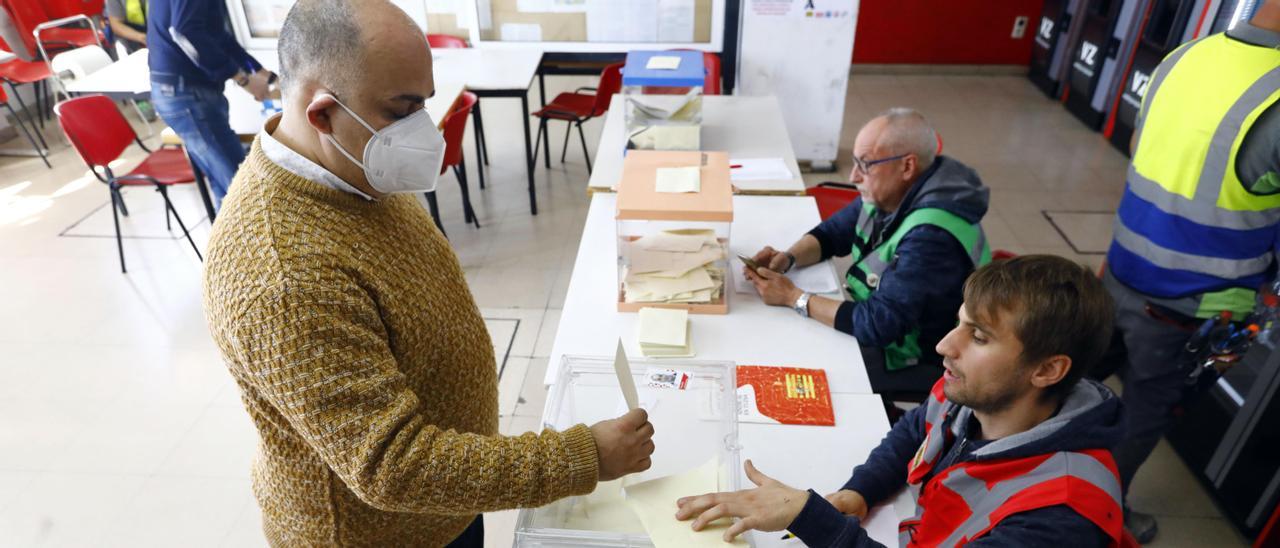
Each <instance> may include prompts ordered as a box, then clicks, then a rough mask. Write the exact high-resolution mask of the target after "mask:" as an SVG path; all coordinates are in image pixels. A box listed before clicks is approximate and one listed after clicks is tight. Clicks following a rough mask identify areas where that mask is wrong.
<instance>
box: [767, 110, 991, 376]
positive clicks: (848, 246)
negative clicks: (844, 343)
mask: <svg viewBox="0 0 1280 548" xmlns="http://www.w3.org/2000/svg"><path fill="white" fill-rule="evenodd" d="M937 148H938V137H937V133H935V132H934V130H933V128H932V127H931V126H930V125H929V123H928V121H926V120H925V118H924V116H923V115H921V114H920V113H919V112H916V111H914V110H911V109H904V108H896V109H891V110H889V111H887V112H885V113H884V114H881V115H880V116H878V117H876V118H874V119H872V120H871V121H870V122H867V124H866V125H865V126H863V128H862V129H861V130H860V131H859V132H858V137H857V141H856V142H855V143H854V147H853V155H854V168H853V170H852V172H851V173H850V177H849V180H850V182H851V183H854V184H856V185H857V187H858V190H859V191H860V192H861V195H860V196H859V198H858V199H856V200H854V201H853V202H852V203H850V204H849V205H848V206H846V207H844V208H843V209H841V210H840V211H839V212H837V213H836V214H835V215H833V216H832V217H831V218H829V219H827V220H825V221H823V222H822V223H821V224H819V225H818V226H817V227H815V228H814V229H813V230H810V231H809V233H808V234H806V235H804V236H803V237H802V238H800V240H799V241H797V242H796V243H795V244H794V245H792V246H791V248H790V249H788V250H787V251H779V250H775V249H773V248H772V247H765V248H764V249H763V250H761V251H760V252H758V253H756V255H755V261H756V262H757V263H759V264H760V265H762V266H764V267H765V268H761V269H759V270H758V271H752V270H751V269H747V272H746V276H747V278H748V279H749V280H751V281H752V282H753V283H754V284H755V286H756V289H757V291H759V293H760V295H761V296H762V298H763V299H764V301H765V302H766V303H768V304H771V305H777V306H790V307H792V308H794V309H795V310H796V312H797V313H799V314H800V315H801V316H807V317H810V318H813V319H815V320H818V321H820V322H822V323H824V324H826V325H828V326H831V327H834V328H835V329H837V330H839V331H841V332H844V333H848V334H850V335H853V336H854V337H855V338H857V340H858V344H860V345H861V347H862V355H863V361H864V362H865V363H866V367H867V375H868V377H869V378H870V380H871V388H872V389H873V390H874V391H875V392H876V393H878V394H882V395H886V396H887V397H895V396H899V395H902V396H914V397H908V399H915V400H919V399H923V397H924V395H925V394H926V393H927V392H928V390H929V387H930V386H932V385H933V383H934V382H935V381H937V380H938V377H940V376H941V375H942V368H941V367H940V364H941V361H942V360H941V358H940V357H939V356H938V355H937V354H936V353H934V352H933V347H934V345H935V344H937V342H938V341H939V340H941V339H942V336H943V335H944V334H946V332H947V331H949V330H950V329H951V327H952V326H954V325H955V310H956V307H958V306H959V305H960V288H961V285H962V284H963V283H964V279H965V277H967V276H968V275H969V273H970V272H973V269H974V268H975V267H977V266H980V265H981V264H983V263H985V262H987V261H988V260H989V259H990V251H989V248H988V247H987V245H986V239H985V237H984V235H983V232H982V227H981V225H980V222H981V220H982V217H983V215H985V214H986V212H987V203H988V199H989V194H990V192H989V190H988V189H987V187H986V186H984V185H983V184H982V180H981V179H980V178H979V177H978V174H977V173H976V172H974V171H973V170H972V169H970V168H969V167H967V166H965V165H964V164H962V163H960V162H959V161H957V160H955V159H953V158H949V157H946V156H939V155H937ZM850 254H852V255H853V259H854V261H853V266H852V267H851V268H850V269H849V272H848V274H847V276H846V283H847V284H848V290H849V293H850V296H851V297H852V298H853V300H849V301H846V300H837V299H831V298H827V297H822V296H818V295H811V294H810V293H807V292H804V291H802V290H801V289H799V288H797V287H796V286H795V285H794V284H792V283H791V281H790V280H789V279H787V277H786V276H783V275H782V274H784V273H786V272H787V271H789V270H791V269H792V268H797V267H803V266H807V265H811V264H814V263H818V262H821V261H824V260H826V259H828V258H830V257H844V256H848V255H850Z"/></svg>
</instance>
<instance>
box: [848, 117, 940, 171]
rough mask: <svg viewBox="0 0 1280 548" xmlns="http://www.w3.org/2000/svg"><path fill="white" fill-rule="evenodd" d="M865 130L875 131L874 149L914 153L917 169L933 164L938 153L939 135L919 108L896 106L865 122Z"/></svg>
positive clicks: (891, 152) (894, 153)
mask: <svg viewBox="0 0 1280 548" xmlns="http://www.w3.org/2000/svg"><path fill="white" fill-rule="evenodd" d="M863 129H864V130H871V131H874V132H875V133H876V134H877V138H876V140H875V148H876V149H877V150H880V151H883V152H884V153H886V154H892V155H898V154H914V155H915V156H916V158H918V160H917V161H918V163H919V164H920V171H924V170H927V169H929V166H931V165H933V160H934V157H935V156H937V153H938V134H937V133H936V132H935V131H934V130H933V126H931V125H929V121H928V120H926V119H925V117H924V115H923V114H921V113H920V112H919V111H917V110H915V109H911V108H905V107H896V108H891V109H889V110H886V111H884V112H882V113H880V115H879V116H876V117H875V118H873V119H872V120H871V121H870V122H867V125H866V126H863Z"/></svg>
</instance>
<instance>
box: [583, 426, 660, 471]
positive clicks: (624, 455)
mask: <svg viewBox="0 0 1280 548" xmlns="http://www.w3.org/2000/svg"><path fill="white" fill-rule="evenodd" d="M591 436H592V437H593V438H595V441H596V453H597V454H598V455H599V456H600V481H610V480H615V479H618V478H620V477H622V476H625V475H627V474H634V473H636V472H644V471H645V470H648V469H649V467H650V466H652V465H653V461H651V460H650V459H649V457H650V455H653V449H654V445H653V424H652V423H650V422H649V414H648V413H647V412H645V410H644V409H633V410H631V411H630V412H629V413H627V414H626V415H623V416H621V417H618V418H616V419H610V420H607V421H600V422H597V423H595V424H594V425H592V426H591Z"/></svg>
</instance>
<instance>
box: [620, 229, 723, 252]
mask: <svg viewBox="0 0 1280 548" xmlns="http://www.w3.org/2000/svg"><path fill="white" fill-rule="evenodd" d="M635 243H636V245H639V246H640V247H643V248H645V249H648V250H650V251H679V252H681V253H693V252H695V251H698V250H700V249H702V246H703V244H714V243H716V236H715V233H710V234H709V235H708V234H705V233H704V234H676V233H673V232H659V233H657V234H650V235H648V236H645V237H643V238H640V239H638V240H636V242H635Z"/></svg>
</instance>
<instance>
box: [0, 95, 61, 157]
mask: <svg viewBox="0 0 1280 548" xmlns="http://www.w3.org/2000/svg"><path fill="white" fill-rule="evenodd" d="M18 99H19V101H21V99H22V98H21V97H19V98H18ZM0 103H4V108H6V109H8V110H9V114H11V115H13V119H14V120H15V121H17V123H18V129H19V130H21V131H22V135H23V136H24V137H26V138H27V142H29V143H31V148H34V149H36V153H37V154H39V155H40V159H41V160H44V165H45V166H47V167H49V168H51V169H52V168H53V166H52V165H50V164H49V157H48V156H46V155H45V149H46V148H48V146H41V145H40V143H43V142H44V137H43V136H40V132H39V131H36V129H35V121H34V120H31V129H30V130H28V129H27V124H26V123H25V122H23V121H22V118H21V117H19V116H18V113H17V111H15V110H13V105H10V104H9V95H8V94H6V93H5V91H4V88H0ZM23 108H24V110H25V108H26V107H23ZM27 114H28V117H30V113H29V112H28V113H27ZM33 135H34V137H33ZM36 137H39V138H40V143H37V142H36Z"/></svg>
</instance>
